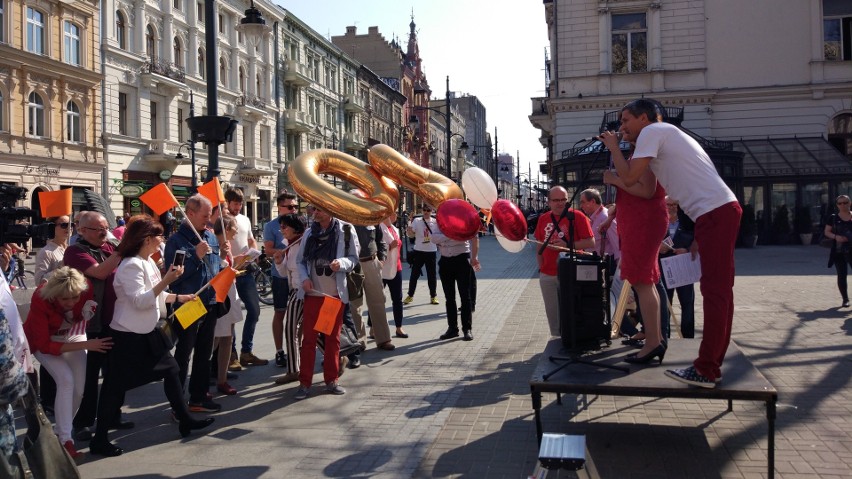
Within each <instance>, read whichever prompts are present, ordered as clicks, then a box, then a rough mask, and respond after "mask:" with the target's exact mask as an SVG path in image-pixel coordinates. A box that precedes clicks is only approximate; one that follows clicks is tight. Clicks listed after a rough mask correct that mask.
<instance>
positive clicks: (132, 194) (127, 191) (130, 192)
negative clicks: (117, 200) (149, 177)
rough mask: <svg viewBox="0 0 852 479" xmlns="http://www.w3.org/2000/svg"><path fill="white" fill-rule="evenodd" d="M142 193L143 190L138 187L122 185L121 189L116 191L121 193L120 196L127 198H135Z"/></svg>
mask: <svg viewBox="0 0 852 479" xmlns="http://www.w3.org/2000/svg"><path fill="white" fill-rule="evenodd" d="M144 191H145V190H144V188H142V187H141V186H139V185H124V186H122V187H121V189H119V190H118V192H119V193H121V195H122V196H125V197H127V198H137V197H138V196H139V195H141V194H142V193H143V192H144Z"/></svg>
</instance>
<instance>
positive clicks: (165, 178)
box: [160, 170, 172, 181]
mask: <svg viewBox="0 0 852 479" xmlns="http://www.w3.org/2000/svg"><path fill="white" fill-rule="evenodd" d="M171 177H172V171H171V170H162V171H160V179H161V180H163V181H168V180H169V178H171Z"/></svg>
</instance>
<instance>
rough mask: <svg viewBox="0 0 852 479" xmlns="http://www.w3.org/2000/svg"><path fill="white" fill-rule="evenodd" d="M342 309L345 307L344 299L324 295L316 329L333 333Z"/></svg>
mask: <svg viewBox="0 0 852 479" xmlns="http://www.w3.org/2000/svg"><path fill="white" fill-rule="evenodd" d="M341 309H343V301H341V300H339V299H337V298H332V297H331V296H323V297H322V305H321V306H320V309H319V315H318V316H317V323H316V324H315V325H314V330H315V331H318V332H320V333H323V334H325V335H329V334H331V332H332V331H333V330H334V323H336V322H337V316H338V315H339V314H340V311H341Z"/></svg>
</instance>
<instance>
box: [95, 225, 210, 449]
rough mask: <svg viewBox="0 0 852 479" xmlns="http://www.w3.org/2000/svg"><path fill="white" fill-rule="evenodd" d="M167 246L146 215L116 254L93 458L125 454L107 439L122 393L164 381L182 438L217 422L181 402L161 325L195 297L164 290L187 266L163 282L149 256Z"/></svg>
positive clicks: (174, 364) (177, 268)
mask: <svg viewBox="0 0 852 479" xmlns="http://www.w3.org/2000/svg"><path fill="white" fill-rule="evenodd" d="M162 241H163V227H162V226H161V225H160V224H159V223H157V222H156V221H154V220H153V218H151V217H150V216H148V215H139V216H134V217H133V218H131V219H130V221H129V224H128V226H127V230H126V231H125V233H124V236H123V239H122V241H121V244H119V245H118V248H117V253H118V254H120V255H121V257H122V258H124V259H122V260H121V264H119V265H118V269H116V272H115V280H114V282H113V285H114V286H115V294H116V302H115V312H114V314H113V318H112V323H110V328H111V329H112V338H113V349H112V351H111V353H110V354H109V355H108V356H107V364H108V368H106V369H107V375H106V377H105V378H104V382H103V385H102V386H101V395H100V403H99V404H98V422H97V429H96V431H95V436H94V438H92V442H91V443H90V444H89V451H90V452H91V453H92V454H100V455H104V456H118V455H120V454H121V453H122V452H124V451H123V450H122V449H121V448H120V447H117V446H115V445H113V444H111V443H110V442H109V441H108V439H107V430H108V427H109V421H107V420H105V419H104V418H105V415H107V414H109V413H108V412H109V411H112V412H113V413H114V412H115V411H116V410H118V408H119V407H120V406H121V404H120V401H121V400H122V397H123V394H122V393H123V392H124V391H128V390H130V389H134V388H137V387H139V386H142V385H144V384H148V383H150V382H152V381H155V380H157V379H162V380H163V390H164V391H165V393H166V397H167V398H168V400H169V404H170V405H171V407H172V411H174V414H175V416H176V417H177V419H178V421H179V422H180V426H179V431H180V435H181V436H182V437H186V436H188V435H189V432H190V431H191V430H193V429H201V428H204V427H207V426H209V425H210V424H211V423H213V418H205V419H200V420H199V419H194V418H193V417H192V416H190V414H189V409H187V406H186V402H184V400H183V388H182V387H181V384H180V379H179V376H178V364H177V362H176V361H175V359H174V357H173V356H172V354H171V352H170V351H169V349H168V348H167V345H166V344H165V341H164V340H163V338H162V336H161V334H160V332H159V331H157V330H156V327H157V321H159V320H160V318H161V317H165V316H166V303H174V302H176V301H179V302H181V303H187V302H189V301H192V300H193V299H195V296H194V295H191V294H181V295H177V294H173V293H167V292H166V287H168V285H169V284H171V283H172V282H173V281H174V280H175V279H177V278H178V277H180V275H181V274H183V266H174V265H172V266H171V268H170V269H169V271H168V272H167V273H166V275H165V276H164V277H162V278H161V277H160V270H159V269H158V268H157V264H156V263H155V262H154V260H152V259H151V255H152V254H154V252H155V251H158V250H159V247H160V243H161V242H162Z"/></svg>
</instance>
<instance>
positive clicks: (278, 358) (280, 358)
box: [275, 351, 287, 368]
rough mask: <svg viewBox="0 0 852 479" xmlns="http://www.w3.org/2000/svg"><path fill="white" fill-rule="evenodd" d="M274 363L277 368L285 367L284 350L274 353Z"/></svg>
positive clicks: (285, 355) (285, 356) (285, 357)
mask: <svg viewBox="0 0 852 479" xmlns="http://www.w3.org/2000/svg"><path fill="white" fill-rule="evenodd" d="M275 365H276V366H278V367H279V368H286V367H287V354H286V353H285V352H284V351H278V352H277V353H275Z"/></svg>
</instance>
